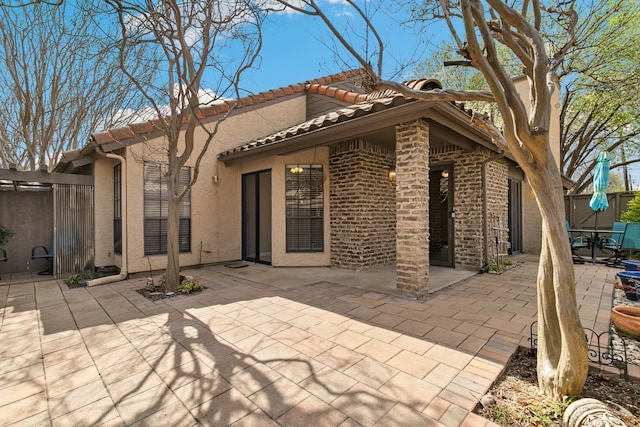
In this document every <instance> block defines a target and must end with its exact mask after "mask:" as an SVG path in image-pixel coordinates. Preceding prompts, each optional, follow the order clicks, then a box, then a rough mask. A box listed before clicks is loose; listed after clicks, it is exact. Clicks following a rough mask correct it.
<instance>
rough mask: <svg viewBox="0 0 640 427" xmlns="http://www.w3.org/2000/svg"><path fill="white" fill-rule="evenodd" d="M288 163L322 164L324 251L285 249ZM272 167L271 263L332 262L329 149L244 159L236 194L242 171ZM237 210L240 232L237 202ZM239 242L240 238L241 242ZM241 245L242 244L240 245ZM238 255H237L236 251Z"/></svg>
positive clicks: (323, 148) (301, 264)
mask: <svg viewBox="0 0 640 427" xmlns="http://www.w3.org/2000/svg"><path fill="white" fill-rule="evenodd" d="M288 164H322V170H323V173H324V177H325V179H324V187H323V193H324V230H323V231H324V236H323V238H324V251H322V252H287V250H286V214H285V213H286V212H285V210H286V206H285V183H284V178H285V166H286V165H288ZM267 169H270V170H271V189H272V198H271V218H272V222H271V245H272V246H271V251H272V253H271V256H272V261H271V264H272V265H273V266H276V267H291V266H328V265H330V263H331V261H330V260H331V245H330V242H331V240H330V239H331V228H330V222H329V182H330V181H329V180H330V178H329V149H328V148H327V147H319V148H315V149H311V150H305V151H300V152H297V153H292V154H288V155H283V156H269V157H266V158H263V159H260V160H254V161H250V162H246V163H243V164H242V165H241V166H240V167H239V170H238V190H237V191H238V194H239V195H240V194H241V192H242V189H241V184H240V183H241V180H240V176H241V175H242V174H245V173H251V172H257V171H261V170H267ZM236 209H237V212H238V230H239V231H238V236H240V234H241V229H240V227H241V224H240V214H239V213H240V212H241V210H242V207H241V206H240V204H238V206H237V207H236ZM240 244H241V242H240ZM240 247H241V246H240ZM238 257H240V255H238Z"/></svg>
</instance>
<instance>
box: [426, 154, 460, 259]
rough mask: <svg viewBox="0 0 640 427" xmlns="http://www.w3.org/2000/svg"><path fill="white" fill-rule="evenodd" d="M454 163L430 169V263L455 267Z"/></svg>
mask: <svg viewBox="0 0 640 427" xmlns="http://www.w3.org/2000/svg"><path fill="white" fill-rule="evenodd" d="M453 206H454V204H453V165H444V166H434V167H431V169H430V170H429V264H431V265H439V266H444V267H454V262H453V254H454V244H453V242H454V239H453V220H454V213H453Z"/></svg>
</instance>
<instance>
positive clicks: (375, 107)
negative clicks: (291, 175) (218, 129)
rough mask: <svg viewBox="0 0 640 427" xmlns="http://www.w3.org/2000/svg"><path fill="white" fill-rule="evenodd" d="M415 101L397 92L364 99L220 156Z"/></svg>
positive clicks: (251, 148)
mask: <svg viewBox="0 0 640 427" xmlns="http://www.w3.org/2000/svg"><path fill="white" fill-rule="evenodd" d="M413 101H415V100H414V99H412V98H407V97H404V96H401V95H397V94H396V95H395V96H391V97H386V98H377V99H374V100H363V101H361V102H359V103H357V104H353V105H350V106H348V107H344V108H341V109H339V110H336V111H332V112H330V113H327V114H324V115H322V116H320V117H316V118H314V119H311V120H307V121H306V122H304V123H300V124H298V125H295V126H292V127H290V128H287V129H284V130H282V131H280V132H276V133H274V134H271V135H269V136H266V137H264V138H261V139H258V140H255V141H251V142H249V143H247V144H244V145H241V146H239V147H236V148H233V149H231V150H228V151H225V152H223V153H220V154H219V155H218V157H219V158H224V157H226V156H229V155H231V154H235V153H239V152H246V151H251V150H253V149H255V148H258V147H264V146H267V145H272V144H277V143H278V142H280V141H283V140H285V139H288V138H291V137H293V136H297V135H302V134H305V133H308V132H311V131H314V130H317V129H320V128H324V127H328V126H331V125H335V124H338V123H342V122H346V121H348V120H352V119H356V118H358V117H363V116H366V115H367V114H372V113H375V112H378V111H384V110H387V109H389V108H392V107H397V106H400V105H403V104H406V103H409V102H413Z"/></svg>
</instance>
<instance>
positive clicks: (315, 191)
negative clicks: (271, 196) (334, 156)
mask: <svg viewBox="0 0 640 427" xmlns="http://www.w3.org/2000/svg"><path fill="white" fill-rule="evenodd" d="M324 207H325V200H324V165H323V164H287V165H285V250H286V252H287V253H318V252H324V217H325V214H324Z"/></svg>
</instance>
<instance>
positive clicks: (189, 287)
mask: <svg viewBox="0 0 640 427" xmlns="http://www.w3.org/2000/svg"><path fill="white" fill-rule="evenodd" d="M203 289H204V286H202V283H200V282H199V281H198V280H196V279H193V278H185V279H184V280H183V281H182V282H180V286H178V292H181V293H183V294H188V293H190V292H199V291H201V290H203Z"/></svg>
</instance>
